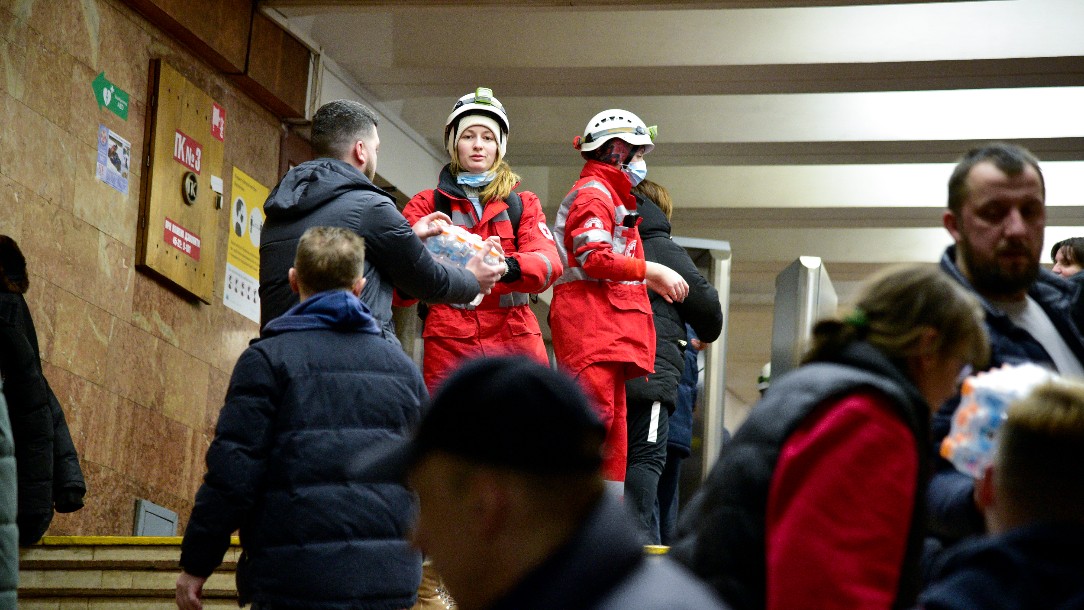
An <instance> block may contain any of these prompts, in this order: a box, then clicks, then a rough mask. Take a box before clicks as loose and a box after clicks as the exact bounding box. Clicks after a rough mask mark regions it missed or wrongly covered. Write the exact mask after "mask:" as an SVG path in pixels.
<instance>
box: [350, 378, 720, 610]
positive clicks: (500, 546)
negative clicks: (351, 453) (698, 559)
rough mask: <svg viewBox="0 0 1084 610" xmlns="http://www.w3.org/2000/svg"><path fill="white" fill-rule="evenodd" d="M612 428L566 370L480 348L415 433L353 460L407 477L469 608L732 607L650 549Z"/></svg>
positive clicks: (422, 541) (435, 554)
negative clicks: (619, 491) (616, 482)
mask: <svg viewBox="0 0 1084 610" xmlns="http://www.w3.org/2000/svg"><path fill="white" fill-rule="evenodd" d="M605 434H606V430H605V427H604V426H603V425H602V423H601V422H600V421H599V419H598V417H597V416H596V415H595V413H594V411H593V409H592V408H591V407H590V406H589V405H588V403H587V399H586V398H585V397H584V395H583V392H582V391H581V390H580V388H579V386H578V385H577V384H576V382H575V381H573V380H572V379H571V378H569V377H568V376H567V375H565V374H564V373H561V372H558V371H555V370H553V369H551V368H549V367H547V366H544V365H541V364H538V363H536V362H534V361H533V360H531V359H529V358H525V357H522V356H519V357H503V358H481V359H478V360H475V361H473V362H470V363H467V364H466V365H464V366H463V367H462V368H460V369H459V370H458V371H457V372H456V373H454V374H453V375H452V376H451V377H449V378H448V380H447V381H446V382H445V383H444V384H443V385H442V386H441V389H440V391H439V393H438V394H437V395H436V396H435V397H434V399H433V404H432V407H430V409H429V411H428V412H427V414H426V416H425V418H424V419H423V421H422V422H421V424H420V426H419V427H418V430H417V433H416V434H415V436H414V439H413V440H412V441H411V442H409V443H402V442H398V443H390V444H389V446H385V447H381V448H379V449H378V450H374V451H373V452H372V453H371V454H370V455H369V456H367V459H363V460H362V461H360V462H359V464H358V466H357V471H358V472H361V473H363V474H362V476H364V477H366V478H369V479H371V480H400V479H401V478H402V477H404V476H407V477H409V481H410V484H411V486H412V487H413V488H414V489H415V491H417V493H418V498H419V500H420V504H421V513H420V515H419V518H418V522H417V524H416V525H415V528H414V533H413V540H414V543H415V544H416V545H417V546H418V547H419V548H420V549H421V550H422V551H424V552H425V553H426V555H427V556H428V557H430V558H431V559H432V560H433V565H434V567H435V568H436V569H437V570H438V571H439V572H440V574H441V576H442V577H443V578H444V581H445V583H446V584H447V586H448V589H449V591H450V592H451V594H452V596H453V597H454V598H455V601H456V604H457V605H458V607H459V608H460V610H482V609H485V610H536V609H537V610H543V609H546V610H549V609H552V608H560V609H562V610H586V609H589V608H590V609H600V610H601V609H605V610H625V609H628V608H637V609H638V610H662V609H663V608H666V609H667V610H694V609H695V610H712V609H718V608H725V606H723V605H722V604H721V602H719V601H718V600H717V599H716V598H715V596H714V594H713V593H712V592H711V591H709V590H708V589H707V587H706V586H705V585H704V584H703V583H700V582H698V581H697V580H696V579H694V578H693V577H692V576H691V575H690V574H689V573H688V572H687V571H686V570H685V569H684V568H682V567H680V566H678V565H677V564H675V563H674V562H672V561H671V560H670V559H668V558H667V557H665V556H645V554H644V550H643V548H642V546H641V544H640V540H639V537H638V536H637V534H636V531H635V529H634V527H633V525H632V522H631V521H630V519H629V516H628V513H627V511H626V510H625V509H624V507H622V506H621V500H620V498H618V497H616V496H614V495H611V493H610V492H608V491H606V489H605V484H604V482H603V480H602V477H601V474H600V466H601V464H602V443H603V439H604V438H605Z"/></svg>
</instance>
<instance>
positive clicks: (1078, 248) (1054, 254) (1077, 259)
mask: <svg viewBox="0 0 1084 610" xmlns="http://www.w3.org/2000/svg"><path fill="white" fill-rule="evenodd" d="M1062 248H1065V258H1066V260H1068V261H1069V262H1070V263H1071V264H1074V265H1081V266H1084V237H1070V238H1068V239H1063V240H1061V241H1059V242H1058V243H1056V244H1054V247H1052V248H1050V258H1051V260H1057V258H1058V251H1059V250H1061V249H1062Z"/></svg>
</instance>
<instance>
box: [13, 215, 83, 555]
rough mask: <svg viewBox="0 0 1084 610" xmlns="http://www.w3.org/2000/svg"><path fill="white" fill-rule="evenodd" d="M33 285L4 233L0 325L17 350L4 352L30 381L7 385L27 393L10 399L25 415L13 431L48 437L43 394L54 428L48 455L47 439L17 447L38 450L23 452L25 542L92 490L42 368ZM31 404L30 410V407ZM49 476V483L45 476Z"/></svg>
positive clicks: (16, 412) (20, 415)
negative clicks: (29, 299)
mask: <svg viewBox="0 0 1084 610" xmlns="http://www.w3.org/2000/svg"><path fill="white" fill-rule="evenodd" d="M29 286H30V280H29V278H28V276H27V272H26V259H25V258H24V257H23V254H22V251H20V249H19V245H18V244H17V243H16V242H15V240H13V239H11V238H10V237H8V236H6V235H3V236H0V326H5V327H7V328H9V329H10V330H11V333H12V334H10V335H8V336H7V338H6V339H5V342H6V343H7V344H8V345H10V346H11V350H12V353H11V354H8V355H6V356H4V358H5V359H6V360H7V364H6V366H8V367H13V366H16V367H18V368H19V369H20V370H19V371H18V372H15V373H12V374H14V375H16V376H17V377H18V378H21V379H24V380H25V383H28V384H29V386H28V387H27V388H9V389H8V390H7V391H8V392H9V393H23V397H22V398H21V399H20V400H19V402H17V403H16V404H14V405H12V404H11V403H12V402H13V401H12V400H11V398H9V400H8V403H9V411H10V412H11V413H12V417H13V418H21V421H20V422H16V421H15V420H14V419H13V420H12V427H13V431H14V433H15V435H16V437H19V436H27V437H28V438H32V439H40V438H43V437H42V436H41V434H42V433H40V432H39V431H38V426H40V425H43V422H44V421H45V419H46V416H45V415H42V414H39V413H38V409H40V408H41V402H40V401H41V400H42V396H44V400H45V404H46V405H47V407H46V411H47V412H48V417H47V419H48V420H49V421H50V422H51V423H50V424H49V425H50V426H51V428H52V429H51V431H50V432H48V433H45V434H46V436H48V437H49V438H50V439H51V440H50V441H49V447H50V449H49V450H50V451H51V453H52V456H51V457H49V458H48V459H45V458H43V457H40V456H38V452H39V451H44V449H43V448H42V447H41V446H40V443H41V442H42V441H41V440H34V441H33V443H32V444H33V445H35V446H36V448H34V449H30V448H17V453H20V454H21V453H22V452H24V451H31V452H32V453H33V454H34V455H33V457H30V456H24V457H23V460H24V462H25V461H28V460H32V463H28V464H22V465H20V467H19V473H20V480H21V481H23V484H24V485H30V487H31V489H27V490H26V491H25V492H20V497H19V504H20V507H21V509H20V512H21V515H20V535H21V542H22V543H23V544H30V543H33V542H36V541H37V540H38V538H40V537H41V535H42V534H44V533H45V530H46V529H47V528H48V526H49V523H50V521H51V520H52V517H53V509H54V508H55V509H56V510H57V511H58V512H72V511H75V510H78V509H80V508H82V507H83V496H84V495H85V494H86V491H87V486H86V482H85V480H84V479H83V470H82V468H80V466H79V456H78V454H77V453H76V451H75V444H74V443H73V442H72V438H71V434H70V432H69V431H68V422H67V420H66V419H65V417H64V411H63V409H61V407H60V401H58V400H57V398H56V395H55V394H54V393H53V390H52V388H50V387H49V382H48V380H46V379H45V375H44V373H43V372H42V368H41V351H40V350H39V348H38V333H37V330H36V329H35V328H34V319H33V318H32V317H31V315H30V308H29V307H27V304H26V299H25V298H23V294H24V293H25V292H26V291H27V289H28V288H29ZM16 362H18V363H20V364H16ZM22 369H25V370H22ZM26 392H29V394H26ZM42 392H44V394H42ZM28 408H29V409H30V413H28V412H27V409H28ZM31 413H32V414H31ZM27 418H28V419H27ZM46 469H48V470H46ZM46 473H47V474H46ZM28 477H29V479H28ZM46 479H47V480H48V483H46V482H45V481H46ZM31 481H33V482H31ZM47 485H48V486H49V487H51V490H50V491H49V492H48V493H46V490H45V487H46V486H47Z"/></svg>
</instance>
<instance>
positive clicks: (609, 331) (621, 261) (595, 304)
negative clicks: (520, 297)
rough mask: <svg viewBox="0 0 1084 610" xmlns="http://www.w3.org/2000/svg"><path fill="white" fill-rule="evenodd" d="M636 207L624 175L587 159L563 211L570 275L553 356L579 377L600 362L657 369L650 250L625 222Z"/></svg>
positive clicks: (559, 289) (560, 231)
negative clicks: (649, 285) (649, 293)
mask: <svg viewBox="0 0 1084 610" xmlns="http://www.w3.org/2000/svg"><path fill="white" fill-rule="evenodd" d="M635 211H636V199H635V198H634V197H633V196H632V186H631V184H630V183H629V179H628V178H627V177H626V176H625V174H624V172H622V171H621V170H619V169H618V168H616V167H613V166H610V165H606V164H604V163H599V162H597V161H588V162H587V163H586V164H585V165H584V166H583V170H582V171H581V172H580V179H579V180H578V181H577V182H576V184H574V185H573V186H572V190H571V191H569V193H568V195H566V196H565V199H564V201H562V202H561V207H560V209H559V210H558V212H557V220H556V222H555V223H554V236H555V239H556V240H557V245H558V252H559V253H560V255H561V262H562V263H563V264H564V266H565V272H564V274H563V275H562V276H561V278H560V279H559V280H558V281H557V283H556V284H555V285H554V287H553V302H552V303H551V304H550V327H551V329H552V331H553V352H554V356H556V358H557V362H558V363H560V364H561V365H562V366H563V367H564V368H565V369H566V370H567V371H569V372H570V373H572V374H574V375H575V374H578V373H579V372H580V371H581V370H583V368H584V367H585V366H587V365H589V364H593V363H596V362H625V363H627V365H628V366H627V368H626V378H627V379H632V378H633V377H639V376H641V375H645V374H647V373H651V372H653V371H654V367H655V326H654V321H653V319H652V314H651V304H650V302H649V301H648V298H647V286H646V284H645V282H644V278H645V274H646V270H647V265H646V263H645V262H644V249H643V245H642V243H641V242H640V234H639V231H638V229H637V228H636V227H635V226H632V227H625V226H622V222H623V221H624V220H625V217H626V216H627V215H628V214H630V213H633V212H635ZM637 223H638V221H637Z"/></svg>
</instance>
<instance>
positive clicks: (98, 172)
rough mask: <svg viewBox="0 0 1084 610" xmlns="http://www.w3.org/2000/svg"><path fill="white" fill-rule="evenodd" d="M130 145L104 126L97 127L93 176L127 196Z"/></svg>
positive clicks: (130, 155) (130, 154)
mask: <svg viewBox="0 0 1084 610" xmlns="http://www.w3.org/2000/svg"><path fill="white" fill-rule="evenodd" d="M131 160H132V145H131V143H129V142H128V140H125V139H124V138H122V137H120V136H118V135H117V134H115V133H113V131H112V130H111V129H109V128H108V127H106V126H105V125H98V163H97V166H96V167H95V169H94V175H95V177H97V178H98V180H101V181H102V182H104V183H106V184H108V185H109V186H111V187H113V188H115V189H117V190H118V191H120V192H121V193H124V194H125V195H127V194H128V166H129V163H131Z"/></svg>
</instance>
